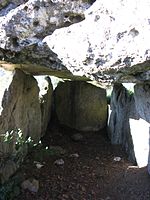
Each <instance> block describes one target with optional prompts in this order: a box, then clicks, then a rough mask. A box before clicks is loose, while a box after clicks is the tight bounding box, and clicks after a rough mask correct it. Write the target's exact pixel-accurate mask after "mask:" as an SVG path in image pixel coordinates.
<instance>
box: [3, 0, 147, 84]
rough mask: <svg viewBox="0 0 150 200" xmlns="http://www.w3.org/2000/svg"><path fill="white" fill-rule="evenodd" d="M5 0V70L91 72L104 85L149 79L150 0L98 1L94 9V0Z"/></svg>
mask: <svg viewBox="0 0 150 200" xmlns="http://www.w3.org/2000/svg"><path fill="white" fill-rule="evenodd" d="M4 2H5V3H3V4H2V6H1V7H2V8H3V9H2V10H1V11H0V14H1V15H0V66H2V67H3V68H7V69H11V70H13V69H14V68H22V69H23V70H24V71H27V72H29V73H32V74H34V75H37V74H38V75H42V74H51V75H57V76H59V77H70V78H73V76H72V74H73V75H74V76H80V77H82V78H83V76H86V77H87V78H90V79H92V80H96V81H98V82H101V83H103V85H104V84H109V83H112V82H135V83H139V82H143V81H145V80H146V81H149V80H150V50H149V49H150V48H149V34H150V25H149V24H150V20H149V7H150V2H149V0H144V1H143V0H136V1H134V2H132V3H131V1H130V0H116V1H115V3H114V4H112V3H110V1H109V0H97V1H95V3H94V4H93V5H92V6H91V7H90V5H91V4H92V3H93V2H94V1H90V0H87V1H85V0H83V1H82V0H78V1H68V0H55V1H54V0H52V1H47V0H29V1H27V2H26V1H23V2H22V1H21V0H16V1H11V0H10V1H8V0H7V1H4ZM13 2H14V3H13ZM4 6H6V8H4ZM8 6H10V8H9V9H8ZM5 9H6V10H5ZM143 11H144V12H143ZM77 22H79V23H77ZM68 26H69V27H68ZM60 28H61V29H60ZM55 30H56V31H55Z"/></svg>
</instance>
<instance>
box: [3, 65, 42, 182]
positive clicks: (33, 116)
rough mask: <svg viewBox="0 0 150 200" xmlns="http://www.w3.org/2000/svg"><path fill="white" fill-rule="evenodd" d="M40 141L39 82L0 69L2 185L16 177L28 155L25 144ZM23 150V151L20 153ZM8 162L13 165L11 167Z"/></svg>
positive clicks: (18, 73) (23, 75)
mask: <svg viewBox="0 0 150 200" xmlns="http://www.w3.org/2000/svg"><path fill="white" fill-rule="evenodd" d="M19 130H20V131H19ZM40 137H41V108H40V103H39V88H38V85H37V81H36V80H35V79H34V78H33V77H32V76H31V75H27V74H25V73H23V72H22V71H20V70H16V71H13V72H8V71H5V70H3V69H1V68H0V154H1V159H0V179H1V182H4V181H5V180H7V179H8V177H9V176H10V175H12V173H14V170H15V169H16V168H17V167H18V163H17V162H18V160H17V159H21V160H22V159H23V157H24V154H26V153H27V149H26V145H23V144H24V142H25V141H26V140H27V139H28V138H31V139H32V140H33V141H34V142H35V143H36V142H38V141H39V139H40ZM16 143H17V145H16ZM20 148H23V149H21V152H19V151H20ZM16 157H18V158H16ZM9 160H11V162H12V163H13V162H14V164H11V165H8V161H9ZM13 160H15V161H13ZM15 165H16V166H15ZM10 167H11V168H12V169H11V170H10ZM7 169H9V170H7ZM5 171H7V173H5ZM5 175H6V176H5Z"/></svg>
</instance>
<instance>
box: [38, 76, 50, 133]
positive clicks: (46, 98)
mask: <svg viewBox="0 0 150 200" xmlns="http://www.w3.org/2000/svg"><path fill="white" fill-rule="evenodd" d="M35 78H36V80H37V81H38V86H39V89H40V92H39V100H40V106H41V120H42V123H41V126H42V128H41V134H42V136H43V135H44V134H45V132H46V129H47V126H48V123H49V121H50V118H51V106H52V94H53V86H52V83H51V79H50V77H49V76H36V77H35Z"/></svg>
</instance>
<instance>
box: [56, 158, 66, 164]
mask: <svg viewBox="0 0 150 200" xmlns="http://www.w3.org/2000/svg"><path fill="white" fill-rule="evenodd" d="M64 163H65V162H64V160H63V159H58V160H56V161H55V162H54V164H55V165H64Z"/></svg>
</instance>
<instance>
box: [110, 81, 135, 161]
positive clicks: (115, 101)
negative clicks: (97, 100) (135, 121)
mask: <svg viewBox="0 0 150 200" xmlns="http://www.w3.org/2000/svg"><path fill="white" fill-rule="evenodd" d="M110 108H111V115H110V119H109V127H108V128H109V137H110V139H111V143H112V144H121V145H122V146H123V147H124V148H125V150H126V152H127V154H128V156H129V159H130V160H132V161H135V155H134V147H133V141H132V136H131V133H130V125H129V117H130V115H134V116H135V114H134V113H135V105H134V98H133V96H132V95H129V93H128V92H127V90H126V88H125V87H124V86H123V85H122V84H115V85H114V87H113V92H112V96H111V104H110Z"/></svg>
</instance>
